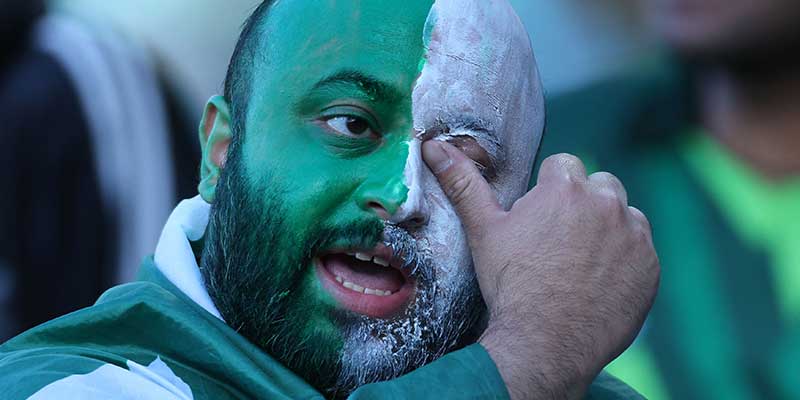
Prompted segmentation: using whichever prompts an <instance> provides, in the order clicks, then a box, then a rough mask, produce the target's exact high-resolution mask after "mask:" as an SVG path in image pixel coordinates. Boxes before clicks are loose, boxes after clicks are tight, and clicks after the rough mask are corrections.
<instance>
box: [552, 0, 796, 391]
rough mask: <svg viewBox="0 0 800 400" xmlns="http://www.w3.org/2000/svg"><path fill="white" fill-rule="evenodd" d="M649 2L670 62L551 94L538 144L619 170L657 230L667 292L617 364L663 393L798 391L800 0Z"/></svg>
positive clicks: (630, 378) (637, 383) (627, 376)
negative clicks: (543, 137)
mask: <svg viewBox="0 0 800 400" xmlns="http://www.w3.org/2000/svg"><path fill="white" fill-rule="evenodd" d="M643 5H644V6H645V9H646V10H647V11H648V17H649V19H650V21H651V22H652V25H653V27H654V28H655V30H656V32H657V33H658V34H659V36H660V37H661V38H662V40H663V41H664V43H665V44H666V45H667V46H668V47H669V49H670V50H671V53H672V58H673V61H672V62H670V63H667V62H663V63H661V65H659V66H658V67H657V68H647V69H644V70H640V71H638V72H636V73H635V74H630V75H629V76H626V77H623V78H621V79H614V80H612V81H607V82H602V83H600V84H598V85H596V86H594V87H593V88H588V89H586V90H582V91H580V92H577V93H574V94H569V95H566V96H563V97H562V98H560V99H556V100H554V101H553V102H552V103H551V104H550V107H549V117H550V119H549V124H548V126H549V132H548V134H547V135H546V140H545V142H544V145H543V152H544V153H545V154H551V153H557V152H561V151H566V150H569V151H577V152H578V154H580V155H584V156H586V157H587V159H590V160H591V162H592V163H593V164H595V165H597V166H599V167H601V168H603V169H609V170H611V171H612V172H614V173H618V174H619V176H620V177H621V178H622V179H623V181H625V182H626V184H627V187H628V189H629V193H630V196H629V197H630V198H631V199H632V200H631V202H632V203H633V204H635V205H637V206H639V207H641V208H642V209H643V210H644V211H645V212H646V213H647V215H648V216H650V217H651V221H652V223H653V227H654V230H655V232H656V233H657V235H656V236H657V240H656V246H657V248H658V249H659V253H660V255H661V261H662V262H663V263H664V265H665V267H664V271H666V272H665V274H664V280H663V284H662V286H661V290H660V292H659V298H658V301H657V302H656V304H655V305H654V308H653V312H652V313H651V316H650V319H649V320H648V323H647V325H646V328H645V331H644V334H643V335H642V336H641V337H640V338H639V340H637V342H636V344H634V346H632V347H631V349H630V350H629V351H627V352H626V353H625V354H624V355H623V356H622V357H621V358H620V359H619V360H617V361H616V362H615V363H614V364H612V367H611V369H610V370H611V371H612V372H613V373H615V374H617V375H618V376H620V377H622V378H623V379H624V380H625V381H626V382H628V383H631V384H632V385H633V386H634V388H636V389H638V390H640V391H641V392H642V393H643V394H644V395H645V396H647V397H648V398H652V399H663V398H676V399H689V398H702V399H708V398H725V399H764V398H769V399H782V398H787V399H788V398H800V380H798V379H797V378H798V375H797V368H796V365H797V360H798V357H800V356H799V355H800V326H799V325H798V318H800V295H799V294H800V274H798V271H799V270H798V267H800V230H799V229H800V228H798V227H800V223H798V221H800V184H799V183H798V182H799V181H798V178H799V177H800V157H798V154H800V135H798V133H799V132H800V90H798V88H800V56H799V55H800V52H798V48H799V46H800V25H798V24H797V21H798V18H800V3H798V2H797V1H792V0H766V1H748V0H740V1H724V2H723V1H712V0H681V1H677V0H676V1H673V0H661V1H655V0H653V1H646V2H643ZM712 382H713V383H712Z"/></svg>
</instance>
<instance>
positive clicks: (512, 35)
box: [200, 0, 543, 394]
mask: <svg viewBox="0 0 800 400" xmlns="http://www.w3.org/2000/svg"><path fill="white" fill-rule="evenodd" d="M255 34H256V36H257V37H259V38H261V37H263V38H264V41H263V43H264V45H262V46H261V48H260V49H259V50H258V51H254V52H252V53H247V54H244V55H243V57H251V59H250V60H244V61H248V62H252V69H251V70H252V79H251V85H250V88H249V99H248V102H247V104H248V108H247V110H237V109H233V110H229V109H228V106H227V104H226V102H225V100H224V99H222V98H220V97H216V98H213V99H212V100H211V101H210V103H209V106H208V107H207V109H206V114H205V116H204V123H203V126H201V140H202V141H203V152H204V156H203V160H204V161H203V166H202V173H201V177H202V181H201V183H200V193H201V195H203V197H204V198H205V199H206V200H207V201H209V202H212V203H214V208H213V210H212V214H211V218H210V225H209V228H208V230H207V234H206V238H205V239H206V242H205V245H204V248H203V255H202V260H201V269H202V271H203V273H204V276H205V279H206V286H207V287H208V289H209V294H210V295H211V297H212V299H214V302H215V304H216V305H217V307H218V308H219V310H220V312H221V314H222V316H223V317H224V318H225V320H226V321H227V322H228V323H229V324H230V325H232V326H236V327H237V329H238V330H239V332H240V333H241V334H242V335H244V336H246V337H248V338H249V339H250V340H252V341H253V342H255V343H256V344H258V345H260V346H262V347H264V348H265V349H266V350H267V351H269V352H270V353H271V354H273V355H274V356H275V357H276V358H277V359H279V360H280V361H281V362H283V363H284V364H286V365H287V366H288V367H289V368H291V369H293V370H294V371H295V372H297V373H299V374H300V375H301V376H302V377H303V378H305V379H306V380H308V381H309V382H311V383H312V384H313V385H315V386H316V387H317V388H320V389H328V390H331V391H332V392H337V391H338V393H339V394H341V393H347V392H348V391H350V390H353V389H354V388H356V387H358V386H360V385H363V384H365V383H368V382H372V381H376V380H382V379H389V378H392V377H394V376H397V375H398V374H401V373H404V372H408V371H410V370H411V369H414V368H416V367H419V366H421V365H424V364H425V363H427V362H430V361H432V360H435V359H436V358H438V357H440V356H441V355H443V354H444V353H446V352H447V351H449V350H450V349H451V348H452V347H453V346H455V345H456V344H458V343H465V342H468V341H469V340H474V338H475V336H474V335H475V334H476V332H477V330H476V329H473V328H475V327H476V324H477V321H478V320H479V317H480V314H481V312H482V308H481V304H482V303H481V300H480V292H479V290H478V288H477V281H476V280H475V276H474V272H473V270H472V264H471V263H472V259H471V255H470V252H469V248H468V246H467V240H466V236H465V234H464V232H463V229H462V227H461V224H460V222H459V220H458V217H457V215H456V213H455V210H454V209H453V207H452V205H451V204H450V202H449V200H448V199H447V198H446V196H445V195H444V193H443V192H442V190H441V187H439V184H438V181H437V180H436V178H435V177H434V176H433V174H432V173H431V172H430V171H429V170H428V169H427V167H425V165H424V162H423V161H422V157H421V141H422V140H447V141H451V143H453V144H455V145H456V146H458V147H460V148H461V149H462V150H464V152H465V154H467V155H468V156H470V157H472V158H473V159H474V160H475V161H476V162H478V163H480V164H481V165H484V166H486V167H487V168H486V169H485V170H484V172H485V173H486V177H487V179H488V180H489V182H490V183H491V184H492V185H493V186H494V187H495V189H496V190H497V193H498V197H499V199H500V200H501V202H502V203H503V204H507V203H508V204H510V202H513V200H514V199H515V197H518V196H519V195H520V193H522V192H524V189H525V184H526V182H527V177H528V174H529V172H528V171H530V167H531V165H530V164H531V163H532V160H533V154H534V152H535V146H531V145H530V143H531V142H533V143H536V142H538V135H539V133H540V132H541V125H542V121H543V115H542V114H541V112H540V111H541V101H540V100H541V90H540V89H539V87H538V76H537V75H536V73H535V62H534V60H533V55H532V52H531V49H530V43H529V40H528V37H527V34H526V33H525V30H524V28H523V27H522V25H521V23H520V22H519V19H518V18H517V17H516V15H515V14H514V12H513V9H512V8H511V7H510V5H509V4H508V3H507V1H506V0H438V1H437V2H436V3H435V4H434V2H433V0H404V1H396V0H352V1H332V0H278V1H277V2H275V3H274V5H273V6H272V8H271V9H270V11H269V16H268V18H267V19H266V21H264V22H263V23H261V24H259V25H257V28H256V32H255ZM239 60H241V59H239ZM231 112H233V113H235V114H236V115H235V117H237V118H235V119H236V120H237V122H238V123H239V124H238V125H237V127H236V129H240V130H241V132H235V135H236V140H234V141H233V144H232V146H231V148H230V152H228V151H227V150H228V148H227V144H228V143H231V141H230V138H231V137H232V135H233V133H232V132H231V128H230V120H231ZM242 112H246V115H244V116H242V115H241V113H242ZM226 155H229V156H230V157H229V159H228V160H227V164H226ZM223 165H224V166H225V168H224V173H222V172H221V171H222V168H221V166H223ZM218 177H219V184H217V178H218ZM217 186H219V189H217ZM217 192H219V193H217ZM398 366H402V368H400V367H398Z"/></svg>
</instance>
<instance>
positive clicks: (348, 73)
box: [311, 69, 402, 103]
mask: <svg viewBox="0 0 800 400" xmlns="http://www.w3.org/2000/svg"><path fill="white" fill-rule="evenodd" d="M339 86H351V87H354V88H356V89H357V90H360V91H362V92H363V93H364V94H366V95H367V96H368V97H369V98H370V99H371V100H373V101H376V102H382V103H389V102H393V101H396V100H398V99H400V98H401V97H402V94H401V92H400V90H398V89H397V88H395V87H394V86H392V85H390V84H388V83H386V82H382V81H381V80H379V79H377V78H375V77H372V76H369V75H366V74H364V73H361V72H359V71H356V70H350V69H346V70H341V71H339V72H336V73H334V74H333V75H330V76H328V77H326V78H324V79H322V80H321V81H319V82H317V83H316V84H315V85H314V87H313V88H312V89H311V91H312V92H316V91H324V90H328V89H335V88H336V87H339Z"/></svg>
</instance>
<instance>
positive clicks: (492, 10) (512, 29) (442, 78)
mask: <svg viewBox="0 0 800 400" xmlns="http://www.w3.org/2000/svg"><path fill="white" fill-rule="evenodd" d="M427 25H428V30H427V31H426V32H425V37H426V43H427V49H428V50H427V54H426V60H427V63H426V64H425V66H424V68H423V71H422V74H421V76H420V77H419V79H418V81H417V86H416V88H415V89H414V93H413V115H414V127H415V130H416V131H417V132H418V138H417V139H415V140H413V141H412V142H411V151H410V154H409V159H408V162H407V165H406V170H405V177H406V184H407V185H408V187H409V189H410V191H409V195H408V200H407V201H406V203H405V204H403V206H402V207H401V209H400V211H399V212H398V213H397V215H395V222H401V221H403V220H405V219H408V218H410V217H412V216H414V215H417V217H418V218H419V216H420V215H422V216H423V217H424V219H427V220H428V223H427V225H425V226H424V227H423V228H422V232H421V234H420V235H419V236H421V237H423V238H425V239H426V241H427V242H428V245H429V246H430V251H431V254H432V256H433V258H434V262H436V264H437V266H438V267H439V268H440V269H443V271H440V273H439V274H438V277H439V278H440V279H446V280H451V278H453V279H459V278H458V277H456V276H450V277H448V275H461V274H462V273H469V274H471V273H472V272H471V265H472V257H471V254H470V251H469V247H468V246H467V241H466V236H465V234H464V230H463V228H462V226H461V223H460V221H459V219H458V216H457V215H456V213H455V210H454V209H453V206H452V204H451V203H450V201H449V200H448V199H447V197H446V196H445V194H444V192H442V189H441V187H440V185H439V183H438V181H437V180H436V177H434V176H433V174H432V173H431V172H430V170H429V169H428V168H427V166H426V165H425V163H424V161H423V160H422V155H421V143H422V140H426V139H433V140H445V141H454V142H457V143H458V144H459V147H462V149H464V150H465V152H466V153H467V154H468V155H469V154H482V155H484V156H488V160H489V161H490V164H491V165H487V166H486V167H488V168H487V170H486V172H487V173H486V175H485V177H486V179H487V181H488V182H489V183H490V184H491V186H492V187H493V188H494V190H495V192H496V194H497V197H498V199H499V201H500V203H501V204H502V205H503V206H504V207H505V208H510V207H511V204H513V202H514V201H515V200H516V199H518V198H519V197H521V196H522V195H523V194H524V193H525V192H526V190H527V185H528V181H529V178H530V174H531V170H532V166H533V161H534V157H535V155H536V151H537V149H538V146H539V141H540V139H541V134H542V130H543V127H544V99H543V94H542V87H541V83H540V79H539V74H538V71H537V67H536V61H535V59H534V56H533V50H532V48H531V44H530V39H529V37H528V33H527V31H526V30H525V28H524V26H523V25H522V22H521V21H520V19H519V18H518V16H517V14H516V13H515V12H514V10H513V9H512V7H511V5H510V4H509V3H508V1H507V0H438V1H436V3H435V4H434V6H433V9H432V10H431V13H430V15H429V17H428V24H427ZM470 138H471V139H470ZM473 139H474V142H473ZM483 152H485V153H483ZM486 160H487V158H481V159H478V160H476V161H477V162H479V163H480V164H486Z"/></svg>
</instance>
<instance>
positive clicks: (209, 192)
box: [197, 96, 232, 204]
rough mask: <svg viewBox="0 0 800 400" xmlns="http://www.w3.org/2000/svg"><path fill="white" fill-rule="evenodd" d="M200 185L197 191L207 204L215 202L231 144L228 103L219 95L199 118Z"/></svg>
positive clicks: (210, 101)
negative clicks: (200, 118) (200, 119)
mask: <svg viewBox="0 0 800 400" xmlns="http://www.w3.org/2000/svg"><path fill="white" fill-rule="evenodd" d="M199 133H200V150H201V151H202V153H203V154H202V158H201V160H200V184H199V185H197V191H198V192H200V197H202V198H203V200H205V201H206V202H207V203H209V204H211V203H213V202H214V197H215V195H216V191H217V182H218V181H219V176H220V173H222V168H224V167H225V160H226V159H227V157H228V146H230V144H231V137H232V133H231V116H230V111H229V108H228V103H227V102H226V101H225V98H224V97H222V96H214V97H212V98H211V99H209V100H208V103H206V109H205V111H204V112H203V119H202V121H200V129H199Z"/></svg>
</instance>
